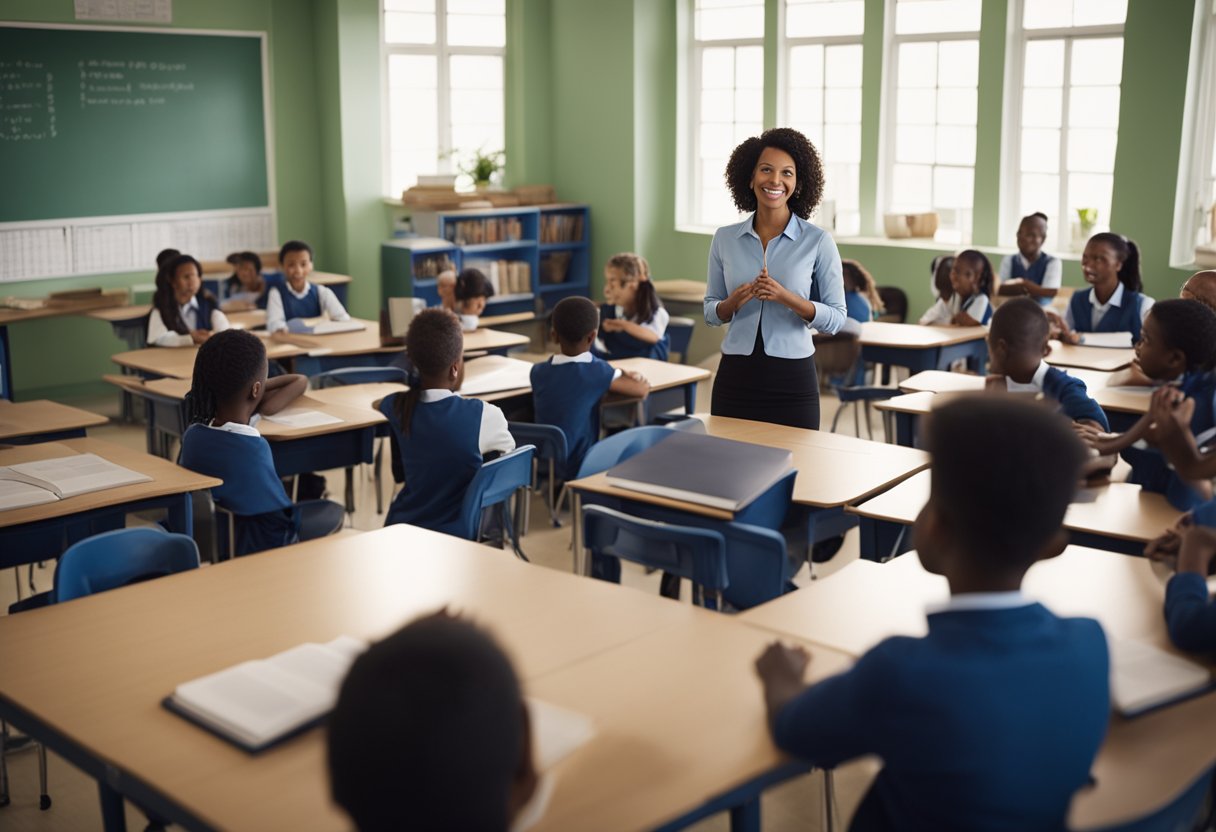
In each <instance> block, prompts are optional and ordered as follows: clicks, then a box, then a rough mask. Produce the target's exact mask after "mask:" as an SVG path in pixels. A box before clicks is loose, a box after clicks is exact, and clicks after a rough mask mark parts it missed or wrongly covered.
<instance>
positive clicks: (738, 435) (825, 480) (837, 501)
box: [572, 414, 929, 520]
mask: <svg viewBox="0 0 1216 832" xmlns="http://www.w3.org/2000/svg"><path fill="white" fill-rule="evenodd" d="M697 418H699V419H701V420H702V421H704V422H705V429H706V432H707V433H709V434H711V435H713V436H720V437H722V438H724V439H734V440H737V441H740V442H751V443H752V444H755V445H767V446H769V447H773V448H783V449H786V450H788V451H790V452H791V453H792V454H793V455H794V468H795V469H797V471H798V477H797V479H796V480H795V481H794V496H793V499H794V502H796V503H801V504H803V505H810V506H815V507H817V508H827V507H831V506H840V505H845V504H847V503H852V502H856V501H857V500H862V499H865V498H866V497H868V496H870V495H871V494H875V493H877V492H879V491H882V490H884V489H886V488H889V487H890V486H891V485H893V484H895V483H897V482H900V481H901V480H903V479H905V478H907V477H909V476H911V475H912V474H914V473H916V472H917V471H920V470H922V469H923V468H926V467H928V465H929V456H928V454H926V453H925V452H924V451H918V450H915V449H913V448H904V447H900V446H898V445H888V444H886V443H884V442H870V441H868V440H865V439H857V438H855V437H852V436H842V435H840V434H837V433H828V432H826V431H817V430H804V429H802V428H791V427H786V426H784V425H771V424H768V423H765V422H753V421H750V420H748V419H730V418H727V417H725V416H707V415H704V414H698V415H697ZM572 486H573V487H574V488H577V489H581V490H584V491H593V492H595V493H597V494H608V495H611V496H615V497H621V498H626V499H633V500H640V501H642V502H648V503H653V504H655V505H662V506H667V507H671V508H678V509H681V510H683V511H688V512H691V513H694V514H700V515H702V516H705V517H715V518H718V519H725V520H729V519H731V518H732V517H733V514H732V513H730V512H725V511H721V510H719V509H712V508H707V507H705V506H699V505H695V504H693V503H685V502H681V501H679V500H668V499H666V498H663V497H655V496H653V495H650V494H642V493H640V492H637V491H628V490H626V489H623V488H616V487H615V486H611V485H609V484H608V482H607V479H606V476H605V474H603V473H600V474H596V475H595V476H592V477H587V478H585V479H581V480H577V481H575V482H574V483H572Z"/></svg>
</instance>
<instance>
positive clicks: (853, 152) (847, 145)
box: [824, 124, 861, 164]
mask: <svg viewBox="0 0 1216 832" xmlns="http://www.w3.org/2000/svg"><path fill="white" fill-rule="evenodd" d="M824 145H825V146H826V147H827V148H828V152H829V153H830V154H831V159H832V160H833V161H835V162H844V163H850V164H857V163H860V162H861V125H858V124H829V125H828V126H827V128H826V137H825V140H824Z"/></svg>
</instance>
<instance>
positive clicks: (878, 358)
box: [860, 321, 988, 373]
mask: <svg viewBox="0 0 1216 832" xmlns="http://www.w3.org/2000/svg"><path fill="white" fill-rule="evenodd" d="M987 335H988V330H987V328H985V327H982V326H920V325H919V324H893V323H886V322H883V321H868V322H866V323H863V324H862V325H861V338H860V340H861V354H862V357H863V358H865V360H866V361H873V362H877V363H879V364H893V365H895V366H898V367H907V368H909V369H910V370H911V371H912V372H914V373H917V372H921V371H923V370H945V369H948V368H949V367H950V365H951V364H953V363H954V362H955V361H959V360H960V359H969V360H972V359H973V360H974V361H975V362H976V363H977V365H978V367H977V369H978V370H979V371H981V372H982V371H983V369H984V364H985V363H986V362H987V360H988V344H987V341H986V340H985V339H986V338H987Z"/></svg>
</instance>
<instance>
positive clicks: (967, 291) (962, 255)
mask: <svg viewBox="0 0 1216 832" xmlns="http://www.w3.org/2000/svg"><path fill="white" fill-rule="evenodd" d="M950 287H951V295H950V297H949V298H938V300H937V303H935V304H933V306H931V307H929V311H928V312H926V313H925V314H924V315H922V316H921V318H920V324H921V326H929V325H934V326H943V325H954V326H977V325H980V324H987V323H988V321H989V319H990V318H991V317H992V300H991V298H992V288H993V277H992V264H991V263H990V262H988V258H987V257H986V256H984V253H983V252H980V251H976V250H975V249H972V248H969V249H966V250H965V251H960V252H959V253H958V254H956V255H955V256H954V265H952V266H951V267H950Z"/></svg>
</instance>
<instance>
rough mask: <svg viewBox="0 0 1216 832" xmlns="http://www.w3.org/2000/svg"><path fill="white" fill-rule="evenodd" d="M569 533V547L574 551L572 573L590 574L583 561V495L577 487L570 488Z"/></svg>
mask: <svg viewBox="0 0 1216 832" xmlns="http://www.w3.org/2000/svg"><path fill="white" fill-rule="evenodd" d="M570 512H571V517H570V534H571V535H573V540H572V541H571V544H572V545H571V547H570V548H571V549H572V550H573V552H574V574H575V575H590V574H591V569H590V567H589V565H588V564H585V563H583V560H584V559H585V553H584V552H583V497H582V495H581V494H579V492H578V490H577V489H574V488H572V489H570Z"/></svg>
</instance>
